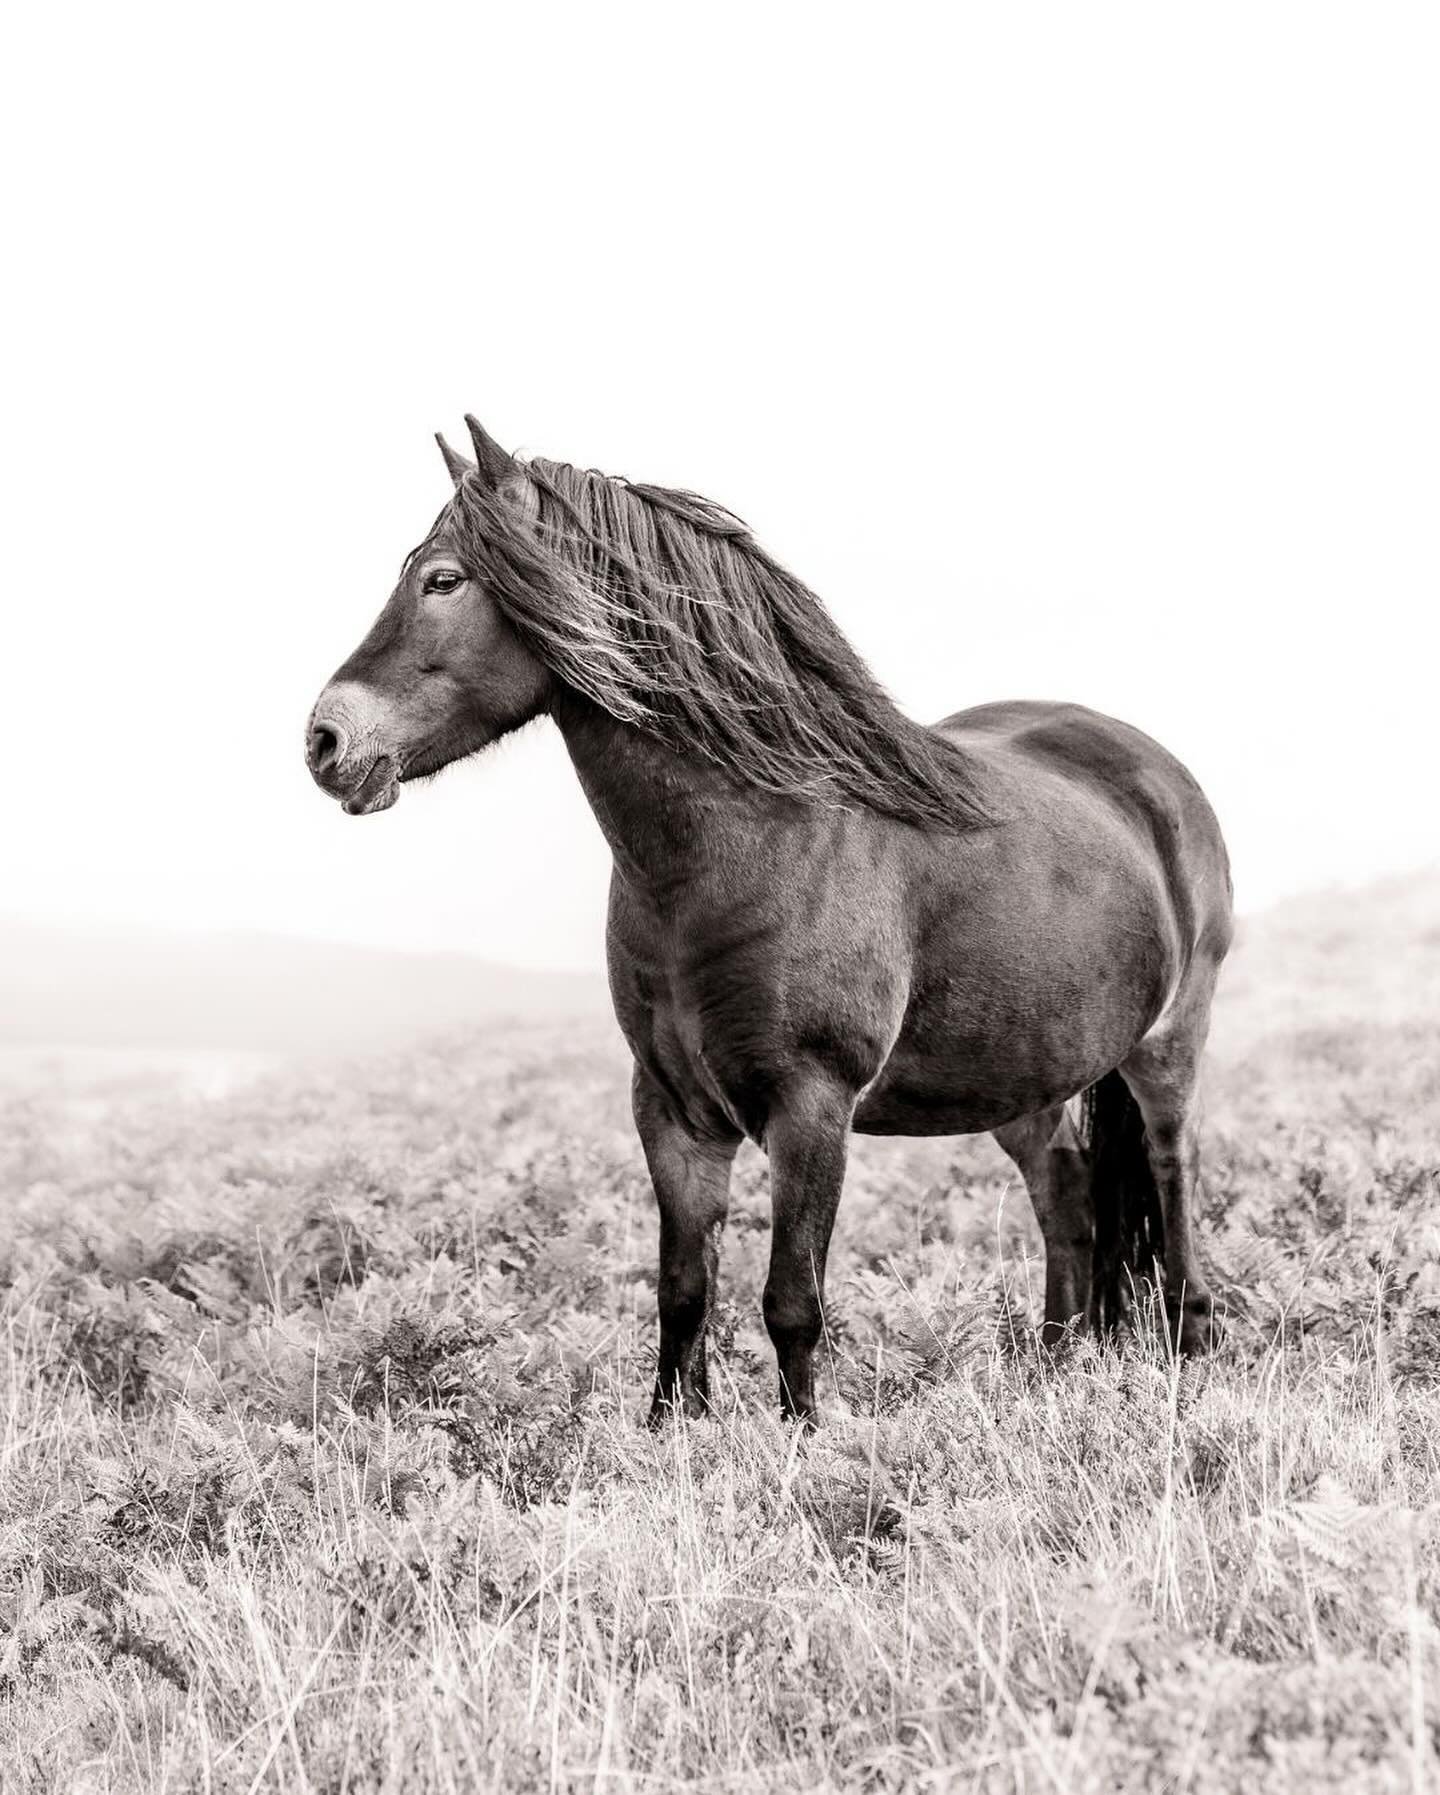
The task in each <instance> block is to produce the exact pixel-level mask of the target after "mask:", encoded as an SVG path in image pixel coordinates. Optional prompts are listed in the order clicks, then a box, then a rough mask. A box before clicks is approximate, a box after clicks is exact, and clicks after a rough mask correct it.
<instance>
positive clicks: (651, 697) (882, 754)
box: [435, 459, 992, 830]
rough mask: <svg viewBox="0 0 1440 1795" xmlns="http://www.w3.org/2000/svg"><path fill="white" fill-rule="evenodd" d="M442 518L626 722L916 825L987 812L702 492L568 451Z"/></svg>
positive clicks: (535, 643) (517, 612) (526, 629)
mask: <svg viewBox="0 0 1440 1795" xmlns="http://www.w3.org/2000/svg"><path fill="white" fill-rule="evenodd" d="M519 473H520V476H521V480H520V484H519V486H518V487H512V488H511V489H510V490H509V491H502V492H501V493H499V494H497V493H495V492H493V491H492V490H490V489H489V488H487V487H486V486H485V485H484V483H483V482H482V481H480V480H479V479H476V478H474V477H467V478H466V479H464V480H463V481H462V482H461V484H460V486H459V487H458V489H457V491H456V494H455V497H454V499H453V500H452V502H451V504H450V506H449V507H448V508H447V510H446V511H445V513H443V514H442V516H441V518H440V519H439V520H438V522H437V526H436V531H435V535H436V536H443V537H445V538H447V539H448V540H449V541H450V542H451V543H452V544H453V546H454V548H455V550H456V552H457V553H458V555H459V556H460V558H461V560H462V561H463V562H464V563H465V564H466V565H467V566H468V567H470V569H471V570H472V572H474V573H475V575H476V576H477V577H478V578H480V579H482V580H483V581H484V582H485V583H486V585H487V587H488V589H489V591H490V592H491V594H492V596H493V597H494V600H495V602H496V604H497V605H498V606H499V607H500V609H501V611H502V612H503V614H504V615H505V617H506V618H507V619H508V621H509V622H510V624H511V625H512V627H513V628H514V629H515V630H516V631H517V633H518V634H519V635H520V636H521V638H522V640H524V641H525V643H526V644H527V646H528V647H529V648H530V649H531V651H532V652H533V653H534V654H536V655H537V656H538V657H539V658H540V659H541V660H542V661H544V662H545V663H546V664H547V665H548V666H549V667H550V668H551V670H552V671H553V672H554V673H555V675H556V676H557V677H558V678H560V679H561V680H563V681H564V682H566V683H567V684H568V685H570V686H572V687H574V688H575V689H576V690H577V691H579V692H582V693H584V694H585V696H586V697H588V698H589V699H590V700H591V701H592V702H593V703H595V704H597V705H599V706H600V707H601V708H602V709H603V710H605V711H607V712H609V713H610V715H612V716H614V717H616V718H618V719H620V720H621V721H623V722H627V723H631V724H634V725H635V726H636V727H637V728H639V729H642V730H644V731H646V732H648V733H649V734H651V735H653V736H655V737H656V738H658V739H659V740H661V741H663V742H665V743H666V744H668V745H669V746H671V747H674V748H676V749H679V750H682V751H688V752H691V753H698V754H701V755H703V756H704V757H705V758H706V759H708V760H709V761H711V762H712V763H713V764H715V765H716V766H718V767H720V768H722V769H723V770H724V771H725V772H726V773H728V774H729V775H730V776H731V777H733V778H734V779H735V780H737V781H739V782H741V783H743V784H746V785H750V786H754V787H758V788H759V789H761V790H763V791H767V792H774V793H778V794H782V795H784V796H787V797H797V798H804V799H809V800H815V801H821V802H829V803H838V804H842V805H863V806H867V807H868V808H870V809H872V810H876V811H879V812H881V813H883V814H884V815H886V816H891V817H896V818H899V819H900V820H902V821H904V822H907V823H914V824H917V825H920V826H922V827H928V828H942V829H948V830H963V829H972V828H975V827H977V826H980V825H983V824H985V823H987V822H989V821H991V820H992V819H991V818H990V816H989V815H988V813H987V812H986V810H985V808H984V806H983V804H982V803H981V802H980V801H979V799H978V797H977V796H976V795H975V792H974V786H973V774H972V769H971V766H970V762H969V760H968V757H967V756H966V755H965V753H964V751H963V750H962V749H960V748H959V747H957V746H956V745H955V744H954V743H952V742H950V741H949V740H947V738H945V737H944V736H941V735H939V734H937V733H936V732H935V731H934V730H931V729H927V728H926V727H924V725H922V724H919V723H916V722H914V721H912V720H911V719H910V718H909V717H906V716H904V715H903V714H902V713H901V712H900V711H899V710H897V709H896V707H895V705H894V704H893V703H892V702H891V700H890V699H889V697H887V695H886V694H885V692H884V691H883V690H882V689H881V687H880V685H879V684H878V682H877V681H876V680H875V678H874V676H873V675H872V674H871V672H870V670H869V669H868V668H867V667H866V666H865V664H864V662H863V661H862V660H861V659H860V657H859V655H857V654H856V652H855V650H854V649H853V648H852V647H851V646H850V644H849V643H848V642H847V641H846V640H845V637H844V636H843V635H842V634H841V633H840V631H839V630H838V629H837V628H836V626H835V624H834V623H833V622H832V621H831V618H830V616H829V614H828V613H827V612H826V610H825V608H824V606H823V605H822V604H821V603H820V601H819V599H818V598H816V597H815V595H814V594H813V593H812V592H811V591H810V590H809V589H808V588H807V587H806V586H804V585H802V584H801V582H800V581H799V580H797V579H796V578H795V577H794V575H793V574H790V573H788V572H787V571H786V570H785V569H784V568H783V567H781V566H779V565H778V563H776V562H775V561H773V560H772V559H771V558H770V556H769V555H767V554H766V553H765V551H764V550H763V549H762V548H761V547H760V546H759V545H758V544H757V543H756V541H755V540H754V538H753V537H752V536H751V534H750V532H749V529H748V528H747V527H746V525H745V524H743V523H742V522H741V521H740V519H739V518H737V517H734V516H733V515H732V514H731V513H730V512H728V511H726V510H724V509H723V508H722V507H721V506H719V505H716V504H714V503H712V502H711V501H710V500H709V499H704V498H701V497H699V496H698V495H697V494H695V493H690V492H676V491H671V490H669V489H667V488H664V487H657V486H645V485H638V484H634V483H631V482H629V481H626V480H621V479H617V478H614V477H612V476H608V475H605V474H600V473H596V472H593V471H588V470H584V469H580V468H575V467H571V466H569V465H568V464H566V463H563V462H553V461H542V460H538V459H535V460H530V461H528V462H525V463H523V464H521V467H520V469H519Z"/></svg>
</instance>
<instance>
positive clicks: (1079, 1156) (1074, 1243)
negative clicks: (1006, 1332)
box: [993, 1103, 1095, 1345]
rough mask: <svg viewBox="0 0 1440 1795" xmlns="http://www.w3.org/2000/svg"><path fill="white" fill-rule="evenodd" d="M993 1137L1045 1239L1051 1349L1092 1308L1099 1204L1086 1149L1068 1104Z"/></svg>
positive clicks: (1022, 1119)
mask: <svg viewBox="0 0 1440 1795" xmlns="http://www.w3.org/2000/svg"><path fill="white" fill-rule="evenodd" d="M993 1133H994V1137H995V1139H996V1140H997V1141H998V1142H999V1143H1000V1145H1001V1146H1002V1147H1003V1148H1004V1150H1005V1151H1006V1153H1008V1154H1009V1156H1010V1157H1011V1159H1013V1160H1014V1162H1015V1164H1016V1166H1017V1167H1018V1168H1019V1171H1020V1175H1021V1177H1022V1178H1023V1179H1024V1180H1025V1188H1026V1190H1027V1191H1028V1192H1029V1194H1030V1206H1031V1208H1033V1209H1034V1211H1035V1220H1036V1221H1037V1222H1038V1223H1039V1225H1040V1233H1041V1235H1042V1236H1043V1237H1044V1241H1045V1327H1044V1330H1043V1333H1042V1336H1041V1337H1042V1338H1043V1339H1044V1340H1045V1341H1046V1343H1047V1344H1050V1345H1053V1344H1054V1343H1055V1342H1056V1341H1058V1340H1060V1339H1061V1338H1062V1337H1063V1335H1064V1333H1065V1331H1066V1329H1067V1327H1068V1326H1069V1325H1070V1323H1071V1322H1072V1321H1074V1320H1075V1318H1076V1317H1077V1316H1078V1317H1079V1318H1080V1319H1081V1321H1082V1322H1083V1320H1084V1317H1085V1315H1086V1313H1087V1311H1088V1309H1089V1306H1090V1262H1091V1259H1092V1256H1093V1254H1094V1249H1095V1204H1094V1200H1093V1198H1092V1196H1091V1192H1090V1171H1089V1167H1088V1165H1087V1163H1086V1158H1085V1153H1084V1150H1083V1149H1082V1148H1081V1146H1080V1143H1079V1140H1078V1139H1077V1137H1076V1134H1075V1130H1074V1128H1073V1127H1072V1126H1071V1123H1070V1118H1069V1117H1068V1116H1067V1115H1066V1113H1065V1105H1064V1104H1063V1103H1057V1104H1055V1105H1054V1106H1053V1107H1052V1108H1050V1109H1042V1110H1037V1111H1036V1113H1035V1114H1034V1115H1030V1116H1021V1117H1019V1118H1018V1119H1017V1120H1016V1121H1014V1122H1006V1123H1005V1124H1004V1125H1003V1126H1002V1127H1000V1128H996V1129H995V1130H994V1131H993Z"/></svg>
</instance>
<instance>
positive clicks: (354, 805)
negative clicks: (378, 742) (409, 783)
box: [340, 754, 400, 816]
mask: <svg viewBox="0 0 1440 1795" xmlns="http://www.w3.org/2000/svg"><path fill="white" fill-rule="evenodd" d="M399 796H400V781H399V779H398V778H397V777H396V774H395V763H394V761H392V760H391V758H390V756H389V755H388V754H382V755H381V756H380V758H379V759H378V760H377V761H375V763H374V764H373V766H372V767H371V768H370V771H369V772H368V773H367V774H366V775H365V777H364V778H363V779H362V780H361V781H360V784H359V785H358V786H357V787H356V789H355V790H354V791H353V792H351V794H350V796H349V797H348V798H346V799H345V800H344V801H343V802H342V804H341V806H340V808H341V809H342V810H343V811H344V812H345V814H346V816H374V814H375V813H376V811H379V810H388V809H389V808H390V806H391V805H392V804H393V803H394V802H395V800H396V799H397V798H398V797H399Z"/></svg>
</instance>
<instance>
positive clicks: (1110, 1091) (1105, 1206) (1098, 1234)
mask: <svg viewBox="0 0 1440 1795" xmlns="http://www.w3.org/2000/svg"><path fill="white" fill-rule="evenodd" d="M1085 1125H1086V1134H1087V1135H1088V1137H1089V1148H1090V1195H1091V1199H1092V1201H1093V1203H1094V1206H1095V1248H1094V1255H1093V1258H1092V1260H1091V1265H1090V1324H1091V1326H1092V1327H1093V1328H1094V1329H1095V1331H1096V1332H1097V1333H1098V1334H1110V1333H1113V1332H1114V1331H1115V1329H1116V1328H1117V1327H1119V1326H1120V1325H1121V1323H1122V1322H1124V1321H1126V1320H1127V1319H1128V1318H1129V1316H1130V1314H1131V1311H1132V1309H1133V1307H1134V1303H1135V1297H1136V1294H1137V1287H1138V1286H1139V1284H1140V1282H1141V1280H1142V1279H1144V1280H1152V1281H1153V1280H1154V1278H1155V1267H1156V1264H1157V1262H1158V1263H1159V1264H1161V1265H1163V1264H1164V1263H1165V1218H1164V1214H1163V1212H1162V1211H1161V1208H1160V1193H1159V1192H1158V1191H1157V1190H1156V1188H1155V1178H1154V1175H1153V1174H1152V1172H1151V1170H1150V1160H1149V1157H1148V1155H1147V1154H1146V1152H1145V1121H1144V1118H1143V1117H1142V1116H1141V1114H1140V1105H1139V1104H1138V1103H1137V1102H1136V1101H1135V1099H1134V1098H1133V1097H1132V1096H1131V1095H1130V1087H1129V1086H1128V1085H1127V1084H1126V1082H1125V1080H1124V1079H1123V1078H1122V1077H1121V1076H1120V1074H1119V1073H1118V1072H1107V1073H1106V1074H1105V1076H1104V1077H1103V1078H1101V1079H1099V1080H1097V1081H1096V1083H1094V1084H1093V1085H1091V1086H1090V1088H1089V1090H1088V1091H1086V1093H1085Z"/></svg>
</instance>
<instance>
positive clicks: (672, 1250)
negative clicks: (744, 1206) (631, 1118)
mask: <svg viewBox="0 0 1440 1795" xmlns="http://www.w3.org/2000/svg"><path fill="white" fill-rule="evenodd" d="M631 1097H632V1102H633V1107H634V1111H635V1126H636V1128H637V1129H638V1131H639V1134H640V1142H641V1145H642V1146H643V1147H644V1149H645V1162H646V1164H647V1165H648V1166H649V1168H650V1179H651V1182H652V1183H653V1184H654V1186H655V1199H656V1202H657V1203H658V1204H659V1206H660V1277H659V1284H658V1296H659V1308H660V1358H659V1365H658V1368H657V1371H656V1376H655V1394H654V1398H653V1399H652V1401H651V1404H650V1425H651V1426H652V1427H654V1426H657V1425H658V1424H659V1423H660V1422H661V1421H663V1420H664V1418H665V1416H666V1415H667V1414H669V1413H671V1412H672V1411H673V1410H675V1409H677V1408H678V1409H680V1410H682V1411H683V1412H684V1413H685V1414H687V1415H700V1414H703V1413H704V1412H705V1409H706V1407H707V1406H708V1404H709V1399H710V1384H709V1376H708V1372H707V1369H706V1363H705V1333H706V1329H707V1328H708V1327H709V1325H710V1311H711V1309H712V1308H713V1307H714V1303H715V1281H716V1272H717V1269H718V1265H719V1259H720V1235H721V1233H722V1232H723V1230H724V1227H725V1214H726V1211H727V1210H728V1208H729V1206H730V1166H731V1163H732V1161H733V1160H734V1158H735V1150H736V1148H737V1146H738V1145H739V1136H738V1135H737V1136H733V1137H720V1136H697V1135H696V1134H694V1133H693V1132H691V1131H690V1130H689V1129H687V1128H685V1127H684V1126H682V1125H681V1124H680V1123H679V1122H678V1121H676V1119H675V1118H674V1116H673V1115H672V1113H671V1111H670V1107H669V1105H668V1104H667V1102H666V1100H665V1098H664V1096H663V1094H662V1093H661V1092H660V1091H659V1090H658V1089H657V1088H656V1086H655V1085H654V1084H653V1083H652V1082H651V1081H650V1079H649V1078H647V1077H646V1075H645V1074H644V1073H643V1072H642V1071H641V1070H640V1069H639V1068H638V1067H637V1068H636V1072H635V1079H634V1084H633V1086H632V1091H631Z"/></svg>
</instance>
